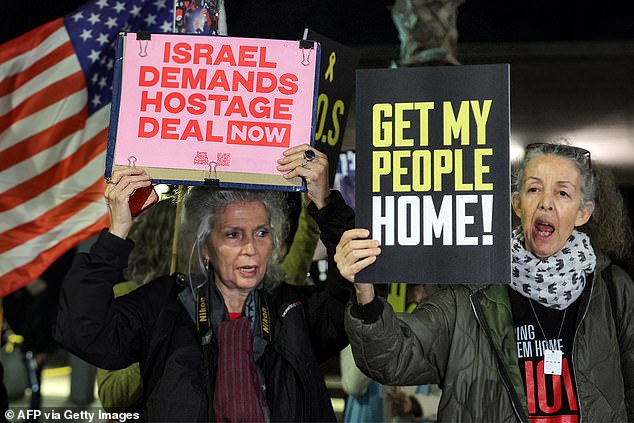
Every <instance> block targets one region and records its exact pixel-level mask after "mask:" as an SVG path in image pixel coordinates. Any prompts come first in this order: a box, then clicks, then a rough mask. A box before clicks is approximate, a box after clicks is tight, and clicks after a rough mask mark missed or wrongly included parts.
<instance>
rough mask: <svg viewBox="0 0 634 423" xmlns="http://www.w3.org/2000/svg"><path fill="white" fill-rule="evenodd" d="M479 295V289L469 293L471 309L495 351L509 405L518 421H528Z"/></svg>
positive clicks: (480, 294)
mask: <svg viewBox="0 0 634 423" xmlns="http://www.w3.org/2000/svg"><path fill="white" fill-rule="evenodd" d="M481 296H482V293H481V292H480V291H477V292H475V293H473V294H471V295H469V301H470V302H471V308H472V309H473V313H474V314H475V317H476V320H477V321H478V323H479V324H480V326H481V327H482V329H483V330H484V334H485V335H486V337H487V338H488V340H489V344H491V348H493V351H494V353H495V358H496V360H497V362H498V371H499V372H500V376H501V377H502V382H503V383H504V387H505V388H506V390H507V391H508V393H509V396H510V397H511V405H513V411H515V415H516V416H517V417H518V418H519V419H520V421H523V422H528V421H529V420H528V416H524V413H522V412H521V411H520V408H521V404H520V399H519V397H518V396H517V392H516V391H515V387H514V386H513V383H511V377H510V376H509V374H508V371H507V370H506V367H505V366H504V364H503V362H502V359H501V358H500V354H499V352H498V350H497V348H496V346H495V344H494V343H493V337H492V336H491V330H490V329H489V325H488V324H487V322H486V320H485V319H484V317H483V312H482V308H481V307H480V298H481ZM474 297H475V298H474Z"/></svg>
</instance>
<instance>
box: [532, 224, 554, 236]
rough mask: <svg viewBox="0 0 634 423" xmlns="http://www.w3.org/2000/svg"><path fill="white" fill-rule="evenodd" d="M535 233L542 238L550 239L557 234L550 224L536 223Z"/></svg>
mask: <svg viewBox="0 0 634 423" xmlns="http://www.w3.org/2000/svg"><path fill="white" fill-rule="evenodd" d="M535 232H537V235H539V236H540V237H542V238H548V237H549V236H551V235H552V234H553V232H555V227H554V226H553V225H551V224H550V223H548V222H537V223H535Z"/></svg>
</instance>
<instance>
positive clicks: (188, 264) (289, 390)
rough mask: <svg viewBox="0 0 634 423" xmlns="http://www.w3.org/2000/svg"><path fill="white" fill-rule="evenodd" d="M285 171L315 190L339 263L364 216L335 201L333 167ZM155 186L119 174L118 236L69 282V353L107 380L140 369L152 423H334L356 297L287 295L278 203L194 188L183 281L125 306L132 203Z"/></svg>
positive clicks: (294, 163)
mask: <svg viewBox="0 0 634 423" xmlns="http://www.w3.org/2000/svg"><path fill="white" fill-rule="evenodd" d="M278 164H279V166H278V170H279V171H280V172H282V173H284V174H285V177H287V178H293V177H296V176H301V177H303V178H304V179H305V180H306V183H307V187H308V193H307V197H308V198H309V200H310V202H311V204H310V205H309V212H310V214H311V215H312V216H313V217H314V218H315V220H316V221H317V222H318V223H319V225H320V229H321V231H322V232H321V233H322V240H323V241H324V243H325V245H326V246H327V247H328V248H330V251H331V252H332V253H334V247H335V244H336V242H337V241H338V238H339V237H340V235H341V232H342V229H341V228H343V224H342V222H344V223H345V222H347V221H348V219H349V218H350V217H351V216H352V211H351V209H350V208H349V207H347V206H346V204H345V202H344V201H343V199H342V198H341V196H340V194H339V193H337V192H336V191H332V192H331V191H330V190H329V187H328V163H327V158H326V156H325V155H324V154H322V153H320V152H318V151H316V150H313V149H312V148H311V147H310V146H308V145H300V146H296V147H293V148H290V149H288V150H286V151H285V152H284V156H283V157H282V158H281V159H280V160H278ZM149 184H150V180H149V176H148V175H147V174H145V173H144V172H143V171H142V170H137V169H134V168H130V169H125V170H119V171H116V172H115V173H114V174H113V176H112V178H111V183H109V184H108V186H107V188H106V193H105V198H106V202H107V203H108V206H109V210H110V222H111V225H110V228H109V229H105V230H104V231H103V232H102V233H101V235H100V237H99V239H98V241H97V242H96V243H95V245H94V246H93V247H92V249H91V252H90V253H89V254H84V255H80V256H78V258H77V260H76V261H75V263H74V265H73V267H72V268H71V270H70V272H69V276H68V277H67V278H66V280H65V283H64V286H63V288H62V295H61V305H60V312H59V317H58V324H57V327H56V330H55V336H56V338H57V339H58V340H59V342H60V343H61V344H62V345H63V346H65V347H66V348H67V349H68V350H69V351H72V352H73V353H74V354H76V355H78V356H80V357H82V358H83V359H85V360H86V361H88V362H90V363H92V364H94V365H96V366H99V367H101V368H106V369H115V368H122V367H125V366H127V365H129V364H130V363H132V362H135V361H139V362H140V366H141V374H142V376H143V385H144V394H143V395H144V397H143V406H142V412H141V416H140V417H141V418H142V419H144V420H148V421H188V422H190V421H263V422H264V421H335V420H336V419H335V415H334V412H333V409H332V405H331V402H330V397H329V395H328V391H327V389H326V386H325V383H324V380H323V377H322V374H321V370H320V367H319V364H320V363H321V362H323V361H325V360H326V359H328V358H330V357H332V356H333V355H336V354H338V352H339V351H340V350H341V349H342V348H343V347H345V346H346V344H347V342H348V340H347V336H346V334H345V331H344V327H343V318H344V309H345V305H346V303H347V301H348V299H349V296H350V286H349V284H347V283H345V281H344V280H343V279H342V278H338V279H336V280H329V281H328V282H327V284H325V285H323V286H306V287H297V286H291V285H288V284H286V283H284V282H283V280H282V278H283V275H282V272H281V271H280V262H281V259H282V258H283V256H284V240H285V239H286V230H287V227H288V222H287V217H286V213H285V204H284V201H283V197H282V196H281V195H280V193H278V192H269V191H261V190H260V191H258V190H237V189H219V188H214V187H203V186H199V187H192V188H190V189H189V190H188V193H187V194H186V196H185V199H184V202H183V211H182V215H181V217H182V224H181V229H180V232H179V269H178V270H180V272H177V273H175V274H173V275H171V276H164V277H161V278H158V279H156V280H155V281H152V282H149V283H148V284H146V285H144V286H142V287H140V288H138V289H136V290H135V291H133V292H131V293H129V294H127V295H125V296H122V297H117V298H113V293H112V284H113V283H115V282H116V281H117V279H118V278H119V274H120V272H121V270H122V269H123V268H124V267H125V266H126V265H127V259H128V255H129V252H130V250H131V249H132V248H133V243H132V242H131V241H130V240H128V239H126V238H127V235H128V231H129V229H130V224H131V216H130V210H129V206H128V199H129V197H130V195H131V194H132V193H133V192H134V190H136V189H139V188H142V187H144V186H148V185H149ZM113 417H117V416H116V415H115V416H113ZM119 417H120V416H119Z"/></svg>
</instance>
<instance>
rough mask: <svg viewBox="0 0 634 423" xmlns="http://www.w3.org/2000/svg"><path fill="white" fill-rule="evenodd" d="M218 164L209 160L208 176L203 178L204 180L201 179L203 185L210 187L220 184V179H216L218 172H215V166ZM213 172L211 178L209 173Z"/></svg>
mask: <svg viewBox="0 0 634 423" xmlns="http://www.w3.org/2000/svg"><path fill="white" fill-rule="evenodd" d="M217 165H218V163H216V162H209V175H208V176H209V177H208V178H205V180H204V181H203V184H204V185H205V186H211V187H218V186H220V179H218V172H216V166H217ZM212 174H213V176H214V177H213V178H212V177H211V175H212Z"/></svg>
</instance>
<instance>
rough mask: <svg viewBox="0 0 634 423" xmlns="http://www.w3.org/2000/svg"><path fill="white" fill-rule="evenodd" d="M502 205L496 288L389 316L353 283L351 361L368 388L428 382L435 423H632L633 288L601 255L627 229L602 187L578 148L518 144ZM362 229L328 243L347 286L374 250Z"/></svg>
mask: <svg viewBox="0 0 634 423" xmlns="http://www.w3.org/2000/svg"><path fill="white" fill-rule="evenodd" d="M512 202H513V210H514V212H515V214H516V215H517V217H519V219H520V221H521V224H520V225H519V226H518V227H517V228H516V229H515V230H514V231H513V236H512V278H511V281H510V282H511V283H510V284H509V285H508V286H506V285H487V286H473V285H471V286H466V285H450V286H447V287H446V288H445V289H441V290H439V291H438V292H437V293H435V294H434V295H432V296H430V297H429V298H428V299H427V300H426V301H424V302H423V303H422V304H421V305H420V306H419V307H418V308H417V309H416V311H415V312H414V313H413V314H403V315H395V313H394V312H393V310H392V309H391V307H390V306H389V304H387V303H386V302H385V301H383V300H382V299H380V298H379V297H376V296H375V295H374V289H373V285H372V284H362V283H355V284H354V287H355V291H356V300H357V301H356V303H354V304H353V305H352V306H351V307H350V309H349V312H348V313H347V315H346V329H347V331H348V335H349V337H350V342H351V345H352V350H353V353H354V356H355V360H356V362H357V365H358V366H359V367H360V368H361V369H362V370H364V371H365V372H366V373H367V374H368V375H369V376H370V377H372V378H373V379H375V380H377V381H379V382H381V383H386V384H390V385H418V384H430V383H437V384H439V385H440V386H441V388H442V389H443V396H442V398H441V402H440V406H439V410H438V420H439V421H447V422H458V421H459V422H470V421H473V422H485V421H486V422H489V421H496V422H499V421H518V420H520V421H529V420H532V421H545V420H541V419H554V420H549V421H579V420H585V421H601V422H604V421H626V420H627V419H628V418H629V420H630V421H631V420H632V419H634V284H633V283H632V280H631V279H630V277H629V276H628V275H627V274H626V273H625V272H624V271H623V270H622V269H621V268H619V267H617V266H616V265H613V264H611V259H610V258H609V256H611V257H613V258H622V257H623V256H624V254H625V253H628V254H629V252H630V249H629V243H630V241H631V229H630V226H629V219H628V217H627V215H626V214H625V213H624V207H623V202H622V198H621V197H620V194H619V193H618V189H616V186H615V184H614V181H613V180H612V179H611V177H609V175H608V174H607V173H606V172H605V171H603V170H599V169H594V170H593V168H592V163H591V159H590V153H589V152H588V151H586V150H583V149H580V148H576V147H572V146H569V145H565V144H550V143H548V144H531V145H529V146H528V147H527V149H526V152H525V156H524V158H523V160H522V161H521V163H520V164H519V165H518V166H517V168H516V169H515V172H514V175H513V198H512ZM368 236H369V232H368V231H367V230H365V229H353V230H350V231H347V232H346V233H345V234H344V236H343V237H342V239H341V241H340V243H339V245H338V246H337V253H336V255H335V260H336V262H337V265H338V267H339V270H340V272H341V274H342V275H343V276H344V277H346V278H347V279H348V280H350V281H351V282H354V278H355V274H356V273H357V272H359V271H360V270H361V269H363V268H365V267H367V266H368V265H370V264H372V263H374V262H375V261H376V259H377V256H378V255H379V254H380V252H381V251H380V247H379V245H378V243H377V242H376V241H374V240H369V239H367V237H368ZM456 266H460V263H456ZM421 272H424V269H421Z"/></svg>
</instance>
